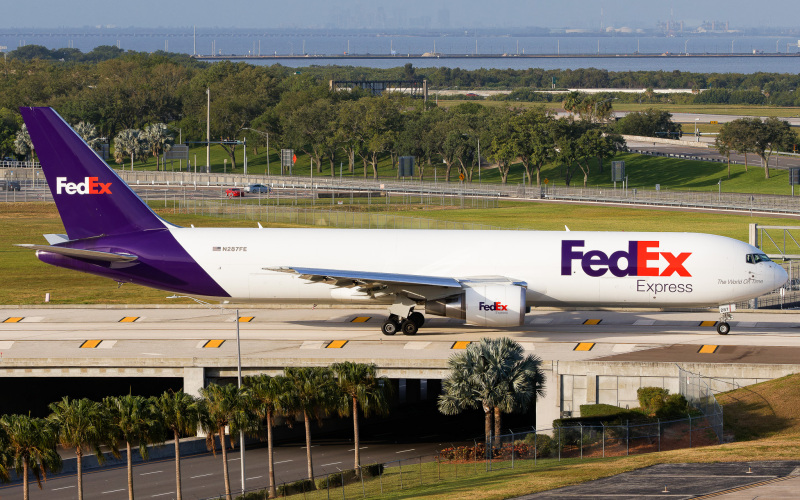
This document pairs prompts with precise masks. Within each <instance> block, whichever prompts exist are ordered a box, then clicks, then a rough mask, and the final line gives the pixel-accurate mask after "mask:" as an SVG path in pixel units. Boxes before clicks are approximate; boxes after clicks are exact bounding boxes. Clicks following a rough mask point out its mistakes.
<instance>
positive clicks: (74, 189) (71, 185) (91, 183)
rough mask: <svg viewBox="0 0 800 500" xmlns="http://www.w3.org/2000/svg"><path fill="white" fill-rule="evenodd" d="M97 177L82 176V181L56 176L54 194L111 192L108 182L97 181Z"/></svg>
mask: <svg viewBox="0 0 800 500" xmlns="http://www.w3.org/2000/svg"><path fill="white" fill-rule="evenodd" d="M97 179H98V178H97V177H84V179H83V182H77V183H76V182H67V178H66V177H56V194H61V193H62V192H63V193H66V194H111V183H110V182H97Z"/></svg>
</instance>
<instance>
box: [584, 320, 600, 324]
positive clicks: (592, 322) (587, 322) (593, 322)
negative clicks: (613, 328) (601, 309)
mask: <svg viewBox="0 0 800 500" xmlns="http://www.w3.org/2000/svg"><path fill="white" fill-rule="evenodd" d="M601 321H603V320H602V319H587V320H586V321H584V322H583V324H584V325H599V324H600V322H601Z"/></svg>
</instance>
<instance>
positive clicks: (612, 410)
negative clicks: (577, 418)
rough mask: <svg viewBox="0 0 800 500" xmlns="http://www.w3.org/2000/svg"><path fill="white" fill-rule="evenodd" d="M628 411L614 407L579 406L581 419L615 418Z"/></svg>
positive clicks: (598, 405)
mask: <svg viewBox="0 0 800 500" xmlns="http://www.w3.org/2000/svg"><path fill="white" fill-rule="evenodd" d="M627 411H628V410H626V409H625V408H620V407H619V406H614V405H604V404H594V405H581V418H583V417H611V418H613V417H615V416H617V415H619V414H621V413H625V412H627Z"/></svg>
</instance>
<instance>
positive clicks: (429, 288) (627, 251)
mask: <svg viewBox="0 0 800 500" xmlns="http://www.w3.org/2000/svg"><path fill="white" fill-rule="evenodd" d="M20 111H21V112H22V116H23V118H24V120H25V123H26V124H27V126H28V131H29V133H30V136H31V140H32V141H33V144H34V146H35V148H36V152H37V154H38V156H39V160H40V162H41V164H42V169H43V171H44V174H45V177H46V178H47V182H48V185H49V187H50V191H51V192H52V194H53V197H54V199H55V202H56V206H57V208H58V210H59V213H60V215H61V219H62V221H63V223H64V227H65V228H66V232H67V234H66V235H45V237H46V239H47V241H48V244H47V245H20V246H25V247H27V248H31V249H34V250H36V255H37V257H38V258H39V259H40V260H41V261H43V262H46V263H48V264H52V265H55V266H59V267H64V268H67V269H73V270H76V271H81V272H85V273H91V274H95V275H99V276H104V277H108V278H111V279H113V280H115V281H117V282H119V283H136V284H140V285H144V286H149V287H153V288H157V289H162V290H168V291H170V292H175V293H180V294H185V295H191V296H196V297H205V298H211V299H218V300H226V301H234V302H239V301H256V302H273V303H353V304H360V303H364V304H367V303H369V304H385V305H387V306H388V309H389V316H388V318H387V319H386V321H385V322H384V323H383V325H382V331H383V333H384V334H386V335H394V334H395V333H396V332H397V331H402V332H403V333H404V334H406V335H413V334H415V333H417V330H418V329H419V328H420V327H421V326H422V324H423V322H424V317H423V315H422V313H420V312H419V311H418V309H420V308H423V307H424V310H425V312H426V313H427V314H429V315H437V316H446V317H449V318H457V319H462V320H465V321H466V322H467V323H470V324H474V325H481V326H490V327H514V326H520V325H522V324H523V323H524V319H525V313H526V312H529V311H530V308H531V307H536V306H556V307H572V306H599V307H651V308H669V307H713V306H720V305H722V306H721V307H720V313H721V315H722V317H721V320H720V322H719V323H718V324H717V331H718V332H719V333H720V334H727V333H728V331H729V330H730V325H729V324H728V321H729V320H730V319H731V314H730V312H731V310H732V308H731V306H730V305H729V304H731V303H733V302H737V301H743V300H747V299H751V298H754V297H758V296H760V295H762V294H765V293H767V292H769V291H771V290H774V289H776V288H778V287H780V286H781V285H783V284H784V283H785V282H786V280H787V279H788V276H787V274H786V272H785V271H784V270H783V268H782V267H781V266H779V265H778V264H776V263H774V262H772V261H770V259H769V258H768V257H767V256H766V255H765V254H764V253H763V252H762V251H761V250H759V249H757V248H755V247H753V246H751V245H748V244H746V243H743V242H740V241H737V240H733V239H730V238H725V237H722V236H714V235H708V234H697V233H626V232H595V231H590V232H549V231H446V230H445V231H436V230H363V229H264V228H260V227H259V228H253V229H203V228H184V227H178V226H175V225H172V224H170V223H168V222H166V221H164V220H163V219H161V218H160V217H159V216H157V215H156V214H155V213H153V211H152V210H150V208H149V207H148V206H147V205H146V204H145V203H144V202H142V200H141V199H140V198H139V197H138V196H137V195H136V194H135V193H134V192H133V191H132V190H131V189H130V188H129V187H128V186H127V185H126V184H125V183H124V182H123V181H122V180H121V179H120V178H119V177H118V176H117V175H116V173H114V171H113V170H112V169H111V168H109V167H108V165H106V163H105V162H104V161H103V160H102V159H101V158H100V157H99V156H98V155H97V154H96V153H95V152H94V151H92V150H91V149H90V148H89V147H88V146H87V145H86V144H85V143H84V141H83V140H82V139H81V138H80V137H79V136H78V135H77V134H76V133H75V132H74V131H73V130H72V128H71V127H70V126H69V125H68V124H67V123H66V122H64V121H63V120H62V119H61V117H60V116H58V114H57V113H56V112H55V111H53V110H52V109H50V108H22V109H21V110H20Z"/></svg>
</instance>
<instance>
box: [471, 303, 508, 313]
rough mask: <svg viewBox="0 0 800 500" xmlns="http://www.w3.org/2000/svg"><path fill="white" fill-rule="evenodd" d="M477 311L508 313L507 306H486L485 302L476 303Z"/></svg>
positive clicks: (497, 304) (493, 304)
mask: <svg viewBox="0 0 800 500" xmlns="http://www.w3.org/2000/svg"><path fill="white" fill-rule="evenodd" d="M478 310H480V311H508V305H507V304H502V303H500V302H492V303H491V304H487V303H486V302H479V303H478Z"/></svg>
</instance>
